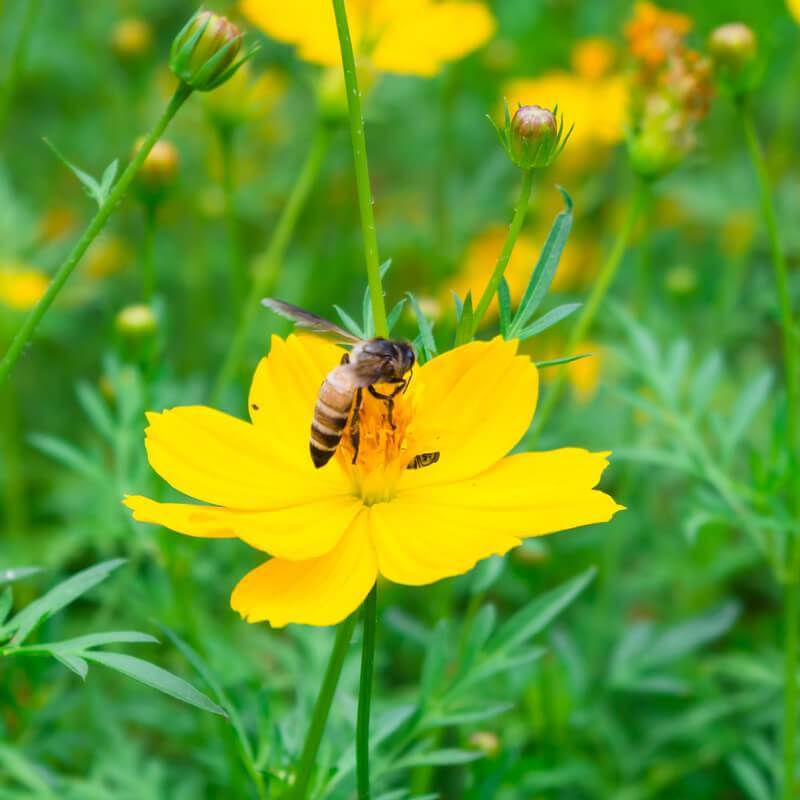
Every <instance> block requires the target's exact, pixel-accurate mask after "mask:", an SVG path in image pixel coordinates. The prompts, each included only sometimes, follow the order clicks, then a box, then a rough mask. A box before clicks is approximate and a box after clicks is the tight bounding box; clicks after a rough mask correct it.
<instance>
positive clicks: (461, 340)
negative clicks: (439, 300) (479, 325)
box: [453, 292, 474, 347]
mask: <svg viewBox="0 0 800 800" xmlns="http://www.w3.org/2000/svg"><path fill="white" fill-rule="evenodd" d="M473 319H474V315H473V313H472V292H467V296H466V297H465V298H464V306H463V308H462V309H461V316H460V317H459V318H458V327H457V328H456V338H455V343H454V345H453V346H454V347H458V346H459V345H462V344H466V343H467V342H469V341H470V340H471V339H472V325H473Z"/></svg>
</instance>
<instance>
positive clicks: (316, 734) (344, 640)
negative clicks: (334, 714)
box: [290, 614, 356, 800]
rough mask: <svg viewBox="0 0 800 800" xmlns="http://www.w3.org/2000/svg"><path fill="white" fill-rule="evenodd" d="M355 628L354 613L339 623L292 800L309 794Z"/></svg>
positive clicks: (304, 746)
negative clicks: (320, 746)
mask: <svg viewBox="0 0 800 800" xmlns="http://www.w3.org/2000/svg"><path fill="white" fill-rule="evenodd" d="M355 626H356V615H355V614H351V615H350V616H349V617H348V618H347V619H346V620H345V621H344V622H342V623H340V624H339V628H338V630H337V631H336V640H335V641H334V643H333V650H332V651H331V657H330V659H329V661H328V667H327V669H326V670H325V677H324V678H323V679H322V686H321V687H320V690H319V696H318V697H317V702H316V703H315V704H314V711H313V713H312V715H311V725H310V726H309V728H308V733H307V734H306V740H305V743H304V744H303V752H302V753H301V755H300V761H299V762H298V765H297V778H296V780H295V782H294V786H293V788H292V792H291V795H290V797H291V800H305V797H306V794H307V793H308V786H309V783H310V782H311V776H312V774H313V771H314V763H315V761H316V758H317V751H318V750H319V744H320V742H321V741H322V734H323V733H324V731H325V723H326V722H327V721H328V714H329V713H330V710H331V703H332V702H333V695H334V694H335V692H336V686H337V684H338V683H339V676H340V675H341V674H342V667H343V666H344V660H345V656H347V650H348V648H349V646H350V640H351V639H352V638H353V629H354V628H355Z"/></svg>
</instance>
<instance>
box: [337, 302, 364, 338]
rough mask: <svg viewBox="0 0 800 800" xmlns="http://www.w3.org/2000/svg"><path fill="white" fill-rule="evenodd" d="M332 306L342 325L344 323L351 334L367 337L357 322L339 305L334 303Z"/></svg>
mask: <svg viewBox="0 0 800 800" xmlns="http://www.w3.org/2000/svg"><path fill="white" fill-rule="evenodd" d="M333 307H334V308H335V309H336V313H337V314H338V315H339V319H340V320H341V321H342V325H344V327H345V329H346V330H348V331H349V332H350V333H352V334H353V336H358V338H359V339H367V338H368V337H367V336H366V335H365V333H364V331H362V330H361V328H360V327H359V325H358V323H357V322H356V321H355V320H354V319H353V318H352V317H351V316H350V315H349V314H348V313H347V312H346V311H345V310H344V309H343V308H342V307H341V306H337V305H336V304H335V303H334V306H333Z"/></svg>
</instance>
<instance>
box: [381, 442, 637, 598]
mask: <svg viewBox="0 0 800 800" xmlns="http://www.w3.org/2000/svg"><path fill="white" fill-rule="evenodd" d="M606 456H607V454H606V453H589V452H587V451H586V450H578V449H573V448H567V449H563V450H554V451H551V452H547V453H524V454H521V455H516V456H510V457H509V458H505V459H503V460H502V461H501V462H500V463H499V464H497V465H496V466H494V467H493V468H492V469H490V470H488V471H487V472H485V473H483V474H482V475H478V476H477V477H474V478H470V479H469V480H464V481H459V482H455V483H451V484H447V485H443V486H435V487H428V488H424V489H413V490H407V491H404V492H400V493H399V494H398V496H397V497H396V498H395V499H394V500H393V501H392V502H390V503H385V504H380V505H376V506H373V507H372V517H373V541H374V543H375V550H376V553H377V557H378V566H379V569H380V572H381V574H382V575H384V576H385V577H387V578H389V580H392V581H396V582H397V583H406V584H412V585H415V584H423V583H430V582H432V581H436V580H439V579H440V578H445V577H448V576H450V575H459V574H461V573H463V572H466V571H467V570H469V569H471V568H472V567H473V566H474V564H475V563H476V562H477V561H479V560H480V559H482V558H486V557H487V556H490V555H493V554H502V553H505V552H506V551H507V550H509V549H510V548H512V547H514V546H515V545H517V544H519V542H520V539H522V538H526V537H529V536H542V535H544V534H548V533H555V532H556V531H562V530H567V529H569V528H575V527H579V526H581V525H590V524H592V523H596V522H607V521H608V520H609V519H611V517H612V516H613V515H614V514H615V513H616V512H617V511H619V510H620V509H621V508H622V507H621V506H618V505H617V504H616V503H615V502H614V501H613V499H612V498H611V497H609V496H608V495H607V494H604V493H603V492H600V491H597V490H596V489H593V487H594V486H595V485H596V484H597V482H598V480H599V478H600V474H601V473H602V471H603V469H604V468H605V466H606V464H607V463H608V462H607V460H606Z"/></svg>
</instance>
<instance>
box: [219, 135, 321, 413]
mask: <svg viewBox="0 0 800 800" xmlns="http://www.w3.org/2000/svg"><path fill="white" fill-rule="evenodd" d="M329 142H330V132H329V130H328V128H327V127H326V126H325V125H324V124H321V123H320V124H319V126H318V127H317V130H316V132H315V134H314V139H313V141H312V143H311V148H310V150H309V151H308V155H307V156H306V160H305V162H304V163H303V167H302V169H301V170H300V174H299V175H298V176H297V181H296V182H295V184H294V186H293V187H292V191H291V193H290V194H289V198H288V199H287V201H286V204H285V205H284V207H283V211H282V212H281V216H280V218H279V219H278V224H277V225H276V226H275V230H274V231H273V232H272V238H271V239H270V241H269V244H268V245H267V250H266V252H265V253H264V256H263V257H262V258H260V259H258V262H257V267H256V272H255V274H254V275H253V282H252V284H251V287H250V292H249V294H248V296H247V300H246V301H245V304H244V306H243V308H242V311H241V314H240V316H239V322H238V325H237V327H236V331H235V332H234V335H233V338H232V339H231V344H230V347H229V348H228V352H227V354H226V356H225V360H224V361H223V362H222V366H221V367H220V370H219V372H218V373H217V378H216V380H215V381H214V386H213V388H212V390H211V402H212V403H215V402H217V401H218V400H219V399H220V397H221V396H222V393H223V392H224V391H225V389H226V387H227V386H228V384H229V383H230V381H231V379H232V378H233V376H234V375H235V374H236V371H237V370H238V368H239V364H240V362H241V360H242V355H243V353H244V349H245V346H246V345H247V341H248V339H249V334H250V330H251V329H252V327H253V323H254V321H255V318H256V314H257V312H258V310H259V308H261V299H262V298H263V297H264V296H265V295H266V294H268V292H269V289H270V287H271V286H272V284H273V282H274V281H275V278H276V277H277V274H278V270H279V269H280V265H281V262H282V260H283V257H284V255H285V254H286V248H287V247H288V246H289V242H290V241H291V239H292V234H293V233H294V230H295V228H296V227H297V220H298V219H299V217H300V214H301V213H302V211H303V209H304V208H305V206H306V203H307V202H308V198H309V196H310V195H311V190H312V189H313V188H314V184H315V183H316V182H317V177H318V176H319V173H320V170H321V169H322V165H323V163H324V162H325V154H326V153H327V152H328V144H329Z"/></svg>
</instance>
